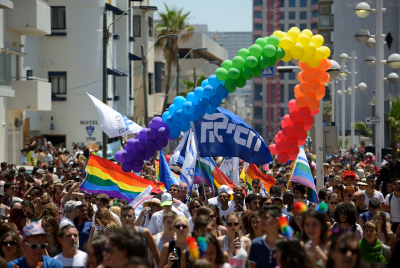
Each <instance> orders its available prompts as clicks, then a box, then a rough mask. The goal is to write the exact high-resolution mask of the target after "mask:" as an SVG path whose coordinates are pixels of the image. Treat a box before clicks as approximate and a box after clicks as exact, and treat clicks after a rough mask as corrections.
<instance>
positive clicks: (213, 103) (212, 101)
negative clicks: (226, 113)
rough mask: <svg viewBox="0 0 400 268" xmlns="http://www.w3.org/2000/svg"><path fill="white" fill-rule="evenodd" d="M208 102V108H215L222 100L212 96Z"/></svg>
mask: <svg viewBox="0 0 400 268" xmlns="http://www.w3.org/2000/svg"><path fill="white" fill-rule="evenodd" d="M209 101H210V106H211V107H214V108H217V107H219V106H220V105H221V102H222V100H221V99H220V97H218V96H217V95H214V96H212V97H210V99H209Z"/></svg>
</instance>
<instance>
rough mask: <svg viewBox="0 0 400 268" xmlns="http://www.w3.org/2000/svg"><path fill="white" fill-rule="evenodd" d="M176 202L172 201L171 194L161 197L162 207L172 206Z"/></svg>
mask: <svg viewBox="0 0 400 268" xmlns="http://www.w3.org/2000/svg"><path fill="white" fill-rule="evenodd" d="M173 202H174V201H173V200H172V195H171V194H170V193H164V194H163V195H162V196H161V206H162V207H163V206H171V205H172V203H173Z"/></svg>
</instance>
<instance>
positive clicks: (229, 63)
mask: <svg viewBox="0 0 400 268" xmlns="http://www.w3.org/2000/svg"><path fill="white" fill-rule="evenodd" d="M221 66H222V68H224V69H225V70H227V71H229V69H230V68H231V67H232V61H231V60H224V62H223V63H222V64H221Z"/></svg>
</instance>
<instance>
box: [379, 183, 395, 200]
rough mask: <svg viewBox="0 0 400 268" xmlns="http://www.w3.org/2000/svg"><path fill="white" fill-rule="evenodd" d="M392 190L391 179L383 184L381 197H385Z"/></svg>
mask: <svg viewBox="0 0 400 268" xmlns="http://www.w3.org/2000/svg"><path fill="white" fill-rule="evenodd" d="M393 190H394V188H393V179H388V180H387V181H384V182H383V184H382V189H381V192H382V195H383V197H386V196H387V195H388V194H390V193H391V192H393Z"/></svg>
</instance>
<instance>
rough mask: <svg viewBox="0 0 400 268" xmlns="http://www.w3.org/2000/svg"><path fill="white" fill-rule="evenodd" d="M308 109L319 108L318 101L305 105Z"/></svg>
mask: <svg viewBox="0 0 400 268" xmlns="http://www.w3.org/2000/svg"><path fill="white" fill-rule="evenodd" d="M307 106H308V108H310V110H317V109H318V108H319V101H317V100H316V101H314V102H313V103H307Z"/></svg>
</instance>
